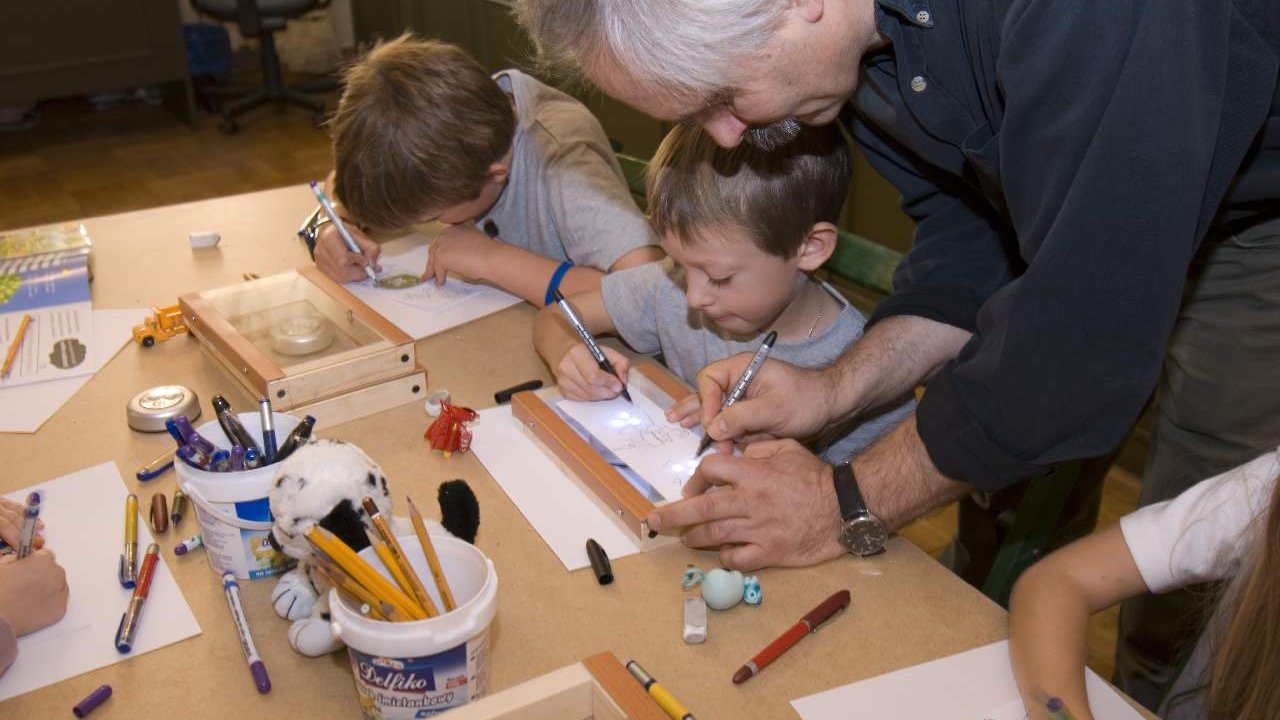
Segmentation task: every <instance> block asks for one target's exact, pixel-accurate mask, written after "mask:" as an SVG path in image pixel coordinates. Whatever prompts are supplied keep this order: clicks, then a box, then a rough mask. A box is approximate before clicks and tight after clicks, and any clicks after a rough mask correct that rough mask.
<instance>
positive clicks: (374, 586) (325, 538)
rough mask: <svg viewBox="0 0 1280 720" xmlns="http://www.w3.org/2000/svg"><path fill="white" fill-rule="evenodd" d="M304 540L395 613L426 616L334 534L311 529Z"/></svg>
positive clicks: (320, 529) (416, 616) (417, 616)
mask: <svg viewBox="0 0 1280 720" xmlns="http://www.w3.org/2000/svg"><path fill="white" fill-rule="evenodd" d="M306 537H307V540H309V541H311V543H312V544H313V545H315V546H316V547H318V548H320V550H321V551H322V552H324V553H325V554H326V555H328V556H329V557H330V559H332V560H333V561H334V562H335V563H336V564H337V565H338V567H341V568H342V569H343V570H344V571H345V572H346V573H347V574H348V575H350V576H351V577H352V579H354V580H355V581H356V582H358V583H360V584H361V585H363V586H365V587H366V588H368V589H369V591H370V592H372V593H373V594H374V596H375V597H377V598H378V599H380V600H385V601H387V602H389V603H390V604H391V605H393V606H395V608H396V609H397V610H399V611H400V612H402V613H404V614H405V615H407V616H408V617H409V618H410V619H413V620H423V619H425V618H426V617H427V614H426V613H425V612H423V611H422V608H420V607H418V604H417V603H416V602H414V601H413V599H412V598H410V597H409V596H408V595H405V594H404V593H403V592H400V589H399V588H397V587H396V586H395V585H392V584H391V581H389V580H387V579H386V578H384V577H382V575H380V574H379V573H378V571H377V570H374V569H373V568H372V567H370V566H369V563H367V562H365V561H364V560H363V559H362V558H361V557H360V556H359V555H356V553H355V551H354V550H352V549H351V548H349V547H347V545H346V543H344V542H342V541H341V540H339V539H338V538H337V536H335V535H334V534H333V533H331V532H329V531H328V530H325V529H324V528H322V527H318V526H317V527H313V528H311V529H310V530H308V531H307V534H306Z"/></svg>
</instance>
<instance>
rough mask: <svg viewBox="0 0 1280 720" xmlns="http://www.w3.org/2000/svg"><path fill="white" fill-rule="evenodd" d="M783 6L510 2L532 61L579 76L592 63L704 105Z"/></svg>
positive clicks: (775, 0)
mask: <svg viewBox="0 0 1280 720" xmlns="http://www.w3.org/2000/svg"><path fill="white" fill-rule="evenodd" d="M787 7H788V4H787V3H786V2H784V1H783V0H516V2H515V13H516V16H517V18H518V19H519V21H520V24H521V25H523V26H524V28H525V30H526V31H528V33H529V35H530V37H531V38H533V42H534V45H535V47H536V48H537V51H538V56H539V59H540V61H541V62H542V63H543V64H544V65H545V66H547V67H549V68H552V69H568V70H586V71H588V72H590V69H591V65H592V64H593V63H594V62H596V61H598V60H599V59H600V58H602V57H604V58H609V59H611V60H612V61H613V62H614V63H616V64H617V65H618V66H619V67H622V68H626V70H627V72H628V73H629V74H630V75H631V76H632V78H633V79H635V80H637V81H639V82H641V83H644V84H652V85H653V86H654V87H658V88H662V89H663V90H666V91H667V92H670V93H672V94H678V95H695V96H698V97H702V98H706V99H708V100H711V99H713V98H716V97H718V96H721V95H724V94H726V93H727V92H729V91H730V90H731V89H732V88H733V86H734V85H735V84H737V83H738V82H739V80H740V77H739V74H738V73H739V72H740V71H741V66H742V61H743V60H744V59H746V58H748V57H750V56H751V55H753V54H754V53H756V52H758V51H759V49H760V48H761V47H762V46H763V45H764V44H765V42H766V41H767V40H768V39H769V38H770V37H771V36H772V35H773V33H774V31H775V30H777V28H778V26H779V25H780V24H781V21H782V16H783V14H784V13H785V12H786V11H787Z"/></svg>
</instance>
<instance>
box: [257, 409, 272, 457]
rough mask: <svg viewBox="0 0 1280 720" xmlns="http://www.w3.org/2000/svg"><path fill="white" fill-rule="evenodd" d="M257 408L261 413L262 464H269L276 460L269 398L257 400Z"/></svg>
mask: <svg viewBox="0 0 1280 720" xmlns="http://www.w3.org/2000/svg"><path fill="white" fill-rule="evenodd" d="M258 410H259V412H260V413H261V415H262V464H263V465H270V464H271V463H273V462H275V461H276V426H275V419H274V418H273V417H272V415H271V398H262V399H261V400H258Z"/></svg>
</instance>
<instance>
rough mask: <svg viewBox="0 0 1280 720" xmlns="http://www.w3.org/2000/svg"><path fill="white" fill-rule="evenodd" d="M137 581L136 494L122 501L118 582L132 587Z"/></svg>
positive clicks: (130, 494) (131, 494)
mask: <svg viewBox="0 0 1280 720" xmlns="http://www.w3.org/2000/svg"><path fill="white" fill-rule="evenodd" d="M137 582H138V496H137V495H134V494H133V493H129V497H128V498H126V499H125V501H124V554H123V555H121V556H120V584H121V585H123V586H124V587H126V588H132V587H133V586H134V585H136V584H137Z"/></svg>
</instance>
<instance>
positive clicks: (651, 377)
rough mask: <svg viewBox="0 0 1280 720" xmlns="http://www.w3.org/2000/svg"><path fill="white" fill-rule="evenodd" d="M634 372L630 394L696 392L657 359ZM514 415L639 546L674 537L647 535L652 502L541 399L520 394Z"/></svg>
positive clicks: (666, 398)
mask: <svg viewBox="0 0 1280 720" xmlns="http://www.w3.org/2000/svg"><path fill="white" fill-rule="evenodd" d="M633 370H634V371H635V372H633V373H632V374H631V380H630V384H629V386H628V389H629V391H630V392H631V393H632V394H634V393H637V392H640V393H644V394H645V395H647V396H648V397H649V398H650V399H653V400H655V401H658V404H659V405H661V406H665V404H666V403H667V402H670V401H672V400H677V399H679V398H682V397H684V396H685V395H688V394H689V393H690V392H692V391H691V390H690V389H689V388H688V387H686V386H685V384H684V383H683V382H681V381H680V379H679V378H677V377H675V376H674V375H672V374H671V373H670V372H669V371H668V370H667V369H666V368H663V367H662V366H660V365H658V364H656V363H652V362H642V363H639V364H637V365H635V366H634V367H633ZM511 414H512V416H513V417H515V419H516V420H517V421H519V423H520V426H521V428H522V429H523V430H524V431H525V432H526V433H527V434H529V435H530V436H531V437H533V439H534V441H535V442H536V443H538V444H539V445H540V446H541V447H542V449H543V451H544V452H546V453H547V454H548V456H549V457H551V458H552V459H553V460H555V461H556V463H557V464H558V465H559V466H560V467H561V468H562V469H564V470H565V472H566V473H567V474H568V475H569V477H571V478H572V479H573V480H574V481H575V482H577V483H578V485H579V486H581V487H582V488H583V489H584V490H586V491H587V495H588V497H591V498H592V499H594V500H595V501H596V504H597V505H599V506H600V508H601V509H602V510H603V511H604V512H605V514H606V515H608V516H609V518H610V519H611V520H613V521H614V523H615V524H617V525H618V526H619V527H620V528H621V529H622V530H623V532H625V533H627V535H628V536H629V537H631V538H632V539H633V540H635V541H636V542H637V543H639V545H640V549H641V550H649V549H652V548H653V547H656V546H658V545H661V544H666V543H668V542H670V541H671V538H669V537H667V536H663V535H658V536H656V537H652V538H651V537H649V524H648V522H646V521H645V518H646V517H648V515H649V513H650V512H652V511H653V508H654V507H656V506H655V504H654V503H653V501H651V500H650V499H649V498H648V497H646V496H645V495H644V493H642V492H640V490H638V489H636V487H635V486H634V485H632V484H631V482H630V481H628V480H627V478H625V477H623V475H622V473H621V472H619V470H618V469H617V468H616V467H614V466H613V464H612V463H610V462H609V461H608V460H606V459H605V458H604V457H603V456H601V454H600V453H599V452H598V451H597V450H596V449H595V448H593V447H591V444H590V443H589V442H588V441H587V440H586V439H585V438H583V437H582V436H581V435H580V434H578V432H577V431H576V430H575V429H574V428H573V427H572V426H570V425H569V423H567V422H565V419H564V418H563V417H561V416H560V414H559V413H558V412H556V410H555V408H554V407H552V406H551V405H550V404H549V403H548V402H547V401H545V400H544V399H543V398H542V397H540V396H539V395H538V394H536V393H535V392H531V391H526V392H521V393H516V394H515V395H514V396H512V398H511Z"/></svg>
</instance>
